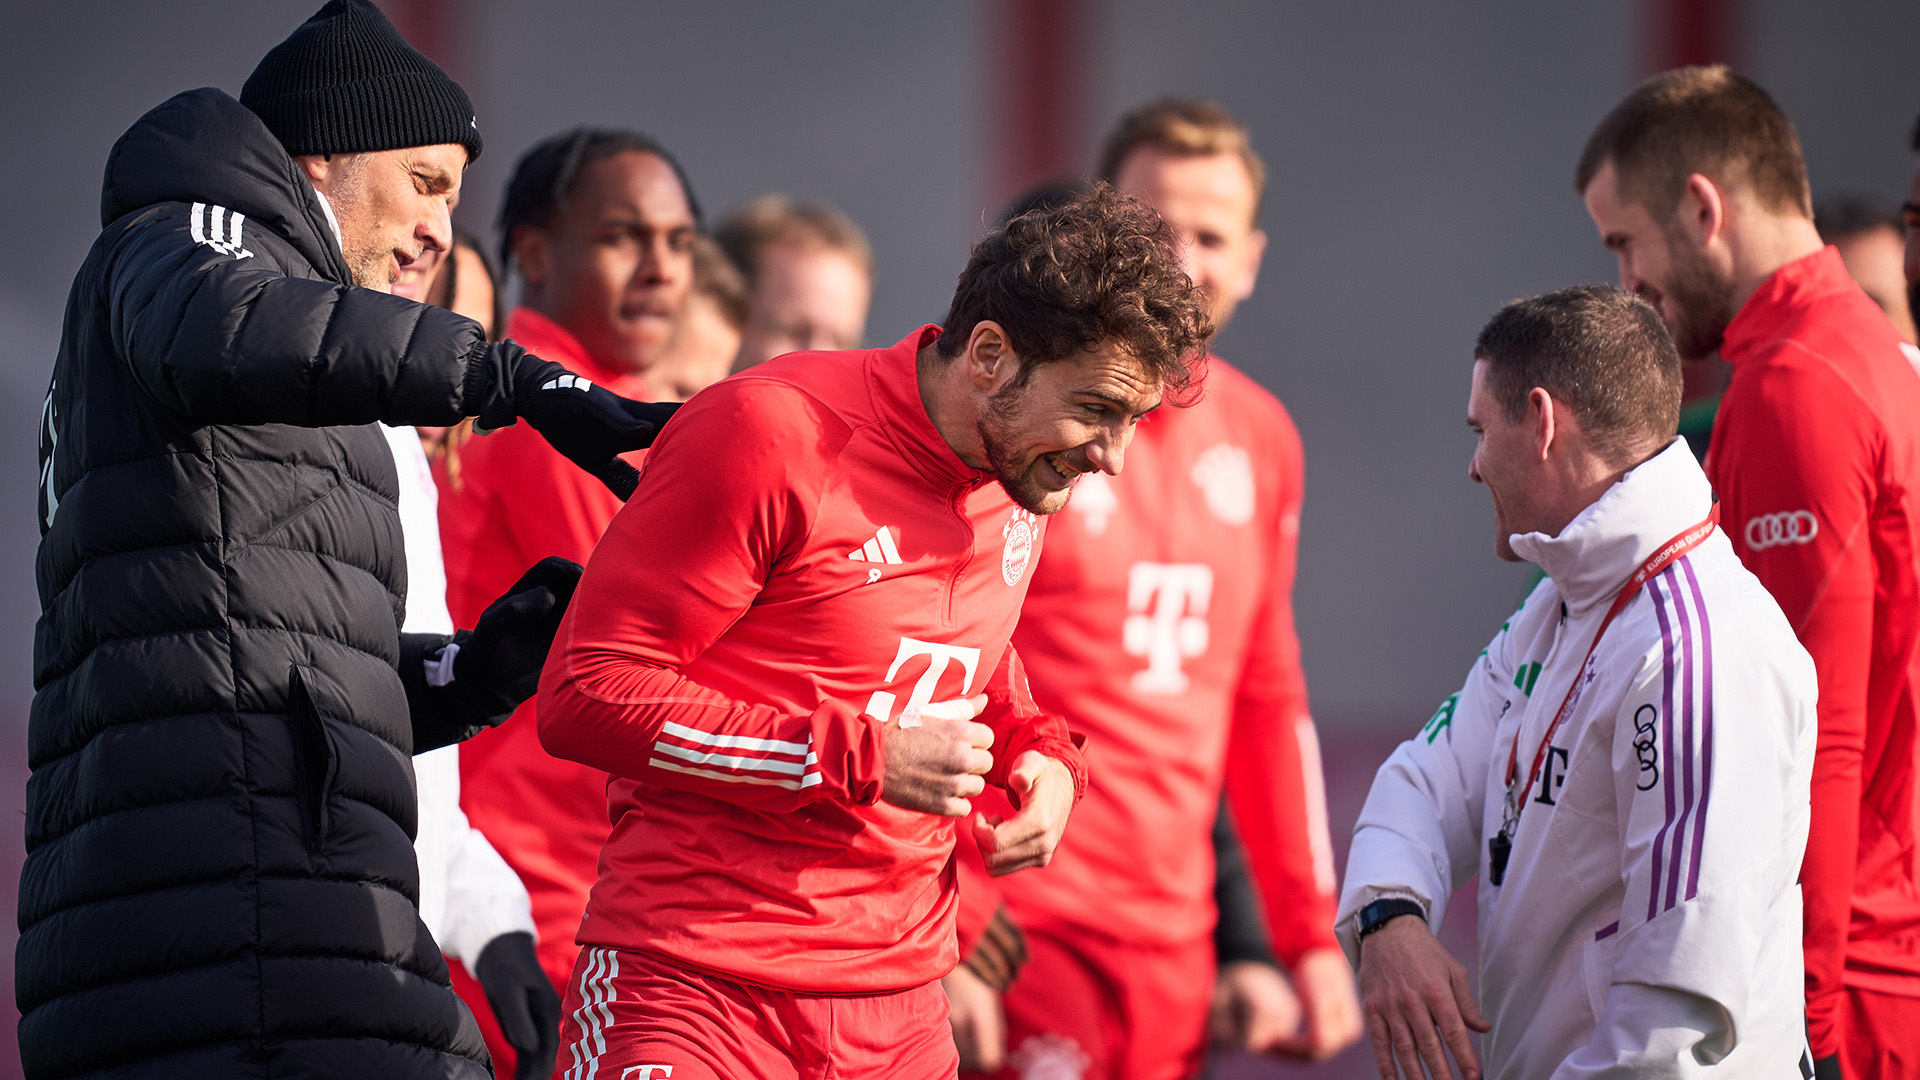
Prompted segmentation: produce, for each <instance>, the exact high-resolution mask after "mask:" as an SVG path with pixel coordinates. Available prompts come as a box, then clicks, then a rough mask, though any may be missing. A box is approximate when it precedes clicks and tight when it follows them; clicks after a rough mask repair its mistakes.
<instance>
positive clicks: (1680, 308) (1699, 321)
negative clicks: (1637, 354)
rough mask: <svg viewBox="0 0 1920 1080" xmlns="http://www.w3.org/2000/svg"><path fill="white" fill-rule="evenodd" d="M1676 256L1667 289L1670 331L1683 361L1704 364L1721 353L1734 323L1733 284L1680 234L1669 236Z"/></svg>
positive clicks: (1671, 247)
mask: <svg viewBox="0 0 1920 1080" xmlns="http://www.w3.org/2000/svg"><path fill="white" fill-rule="evenodd" d="M1667 249H1668V250H1669V251H1671V252H1673V264H1672V273H1671V274H1669V275H1668V280H1667V284H1666V288H1665V289H1663V290H1662V291H1663V292H1664V293H1665V294H1666V305H1665V306H1666V309H1667V319H1668V324H1667V330H1668V332H1669V333H1671V334H1672V335H1673V346H1674V349H1675V350H1676V351H1678V352H1679V354H1680V358H1681V359H1682V360H1704V359H1706V358H1707V357H1709V356H1712V355H1713V354H1714V353H1716V352H1718V351H1719V349H1720V343H1721V341H1722V340H1723V339H1724V338H1725V337H1726V333H1727V324H1728V323H1731V322H1732V321H1733V316H1734V311H1733V282H1731V281H1729V280H1727V279H1725V278H1722V277H1721V276H1720V275H1719V274H1717V273H1715V272H1714V269H1713V266H1712V264H1710V263H1708V262H1707V257H1706V255H1705V254H1704V253H1703V252H1701V251H1700V250H1698V249H1697V248H1694V247H1691V246H1689V245H1688V244H1687V243H1686V241H1685V240H1684V239H1683V238H1682V237H1680V236H1679V235H1678V234H1677V230H1669V231H1668V233H1667Z"/></svg>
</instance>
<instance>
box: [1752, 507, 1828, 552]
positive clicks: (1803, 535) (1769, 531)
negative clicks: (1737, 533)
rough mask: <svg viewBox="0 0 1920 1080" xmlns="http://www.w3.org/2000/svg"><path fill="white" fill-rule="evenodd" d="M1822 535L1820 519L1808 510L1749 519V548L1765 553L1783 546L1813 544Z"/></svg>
mask: <svg viewBox="0 0 1920 1080" xmlns="http://www.w3.org/2000/svg"><path fill="white" fill-rule="evenodd" d="M1819 535H1820V519H1819V518H1817V517H1814V516H1813V514H1811V513H1810V512H1808V511H1806V510H1790V511H1788V512H1786V513H1783V514H1761V515H1760V516H1759V517H1756V518H1748V519H1747V547H1749V548H1751V549H1752V550H1754V551H1765V550H1767V549H1768V548H1770V547H1779V546H1781V545H1782V544H1811V543H1813V538H1814V537H1816V536H1819Z"/></svg>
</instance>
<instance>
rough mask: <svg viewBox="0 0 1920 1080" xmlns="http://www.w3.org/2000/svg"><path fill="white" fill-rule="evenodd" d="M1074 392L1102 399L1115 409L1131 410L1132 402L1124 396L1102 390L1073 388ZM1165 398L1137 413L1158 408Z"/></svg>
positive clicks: (1142, 414) (1141, 414) (1144, 412)
mask: <svg viewBox="0 0 1920 1080" xmlns="http://www.w3.org/2000/svg"><path fill="white" fill-rule="evenodd" d="M1074 393H1076V394H1080V395H1081V396H1083V397H1090V398H1094V399H1096V400H1099V401H1104V402H1106V403H1107V404H1109V405H1111V406H1113V407H1114V408H1116V409H1119V410H1120V411H1122V412H1133V402H1131V401H1128V400H1127V399H1126V398H1123V397H1121V396H1120V395H1118V394H1109V393H1107V392H1106V391H1104V390H1075V391H1074ZM1165 400H1166V399H1164V398H1162V399H1161V400H1160V401H1156V402H1154V403H1153V404H1152V405H1149V406H1148V407H1147V408H1146V409H1144V410H1142V411H1141V412H1139V413H1138V414H1137V415H1139V416H1145V415H1147V413H1150V412H1152V411H1154V410H1155V409H1158V408H1159V407H1160V406H1161V404H1162V403H1163V402H1164V401H1165Z"/></svg>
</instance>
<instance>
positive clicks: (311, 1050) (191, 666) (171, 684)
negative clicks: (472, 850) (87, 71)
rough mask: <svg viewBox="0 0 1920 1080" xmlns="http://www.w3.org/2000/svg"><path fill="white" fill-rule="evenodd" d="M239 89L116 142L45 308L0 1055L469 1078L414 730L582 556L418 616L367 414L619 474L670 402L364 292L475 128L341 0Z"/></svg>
mask: <svg viewBox="0 0 1920 1080" xmlns="http://www.w3.org/2000/svg"><path fill="white" fill-rule="evenodd" d="M242 100H243V101H244V102H245V104H244V105H243V104H242V103H241V102H236V101H234V100H233V99H232V98H230V97H228V96H226V95H225V94H223V93H221V92H219V91H217V90H211V89H208V90H196V91H192V92H189V93H185V94H181V95H179V96H177V97H175V98H173V99H172V100H170V101H167V102H166V103H164V104H162V105H161V106H159V107H158V108H156V109H154V110H153V111H152V112H150V113H148V114H147V115H146V116H145V117H143V118H141V120H140V121H139V122H138V123H137V124H135V125H134V127H133V128H132V129H131V130H129V131H128V132H127V134H126V135H125V136H124V137H122V139H121V140H120V142H119V143H118V144H117V145H116V146H115V147H114V149H113V153H112V155H111V157H110V158H109V160H108V163H107V172H106V181H105V190H104V192H103V196H102V200H101V221H102V224H103V225H104V226H105V231H104V232H102V234H101V236H100V238H99V240H98V241H97V242H96V243H95V244H94V247H93V250H92V251H91V252H90V253H89V255H88V257H87V260H86V262H85V263H84V264H83V265H82V267H81V269H80V272H79V275H78V276H77V277H76V279H75V281H74V285H73V291H72V295H71V298H70V299H69V301H68V305H67V313H66V321H65V327H64V332H63V336H62V340H61V344H60V354H59V357H58V360H57V361H56V364H55V368H54V378H53V386H52V389H51V390H50V392H49V394H48V397H47V404H46V408H45V412H44V420H43V424H42V431H41V449H40V461H41V484H40V506H39V515H40V519H41V525H42V532H43V538H42V540H41V544H40V550H39V557H38V561H37V567H36V569H37V575H38V582H39V589H40V597H41V603H42V606H43V613H42V615H41V618H40V622H39V626H38V629H37V634H36V637H35V646H34V683H35V687H36V689H37V693H36V695H35V697H34V702H33V713H32V720H31V727H30V735H29V739H30V760H31V764H32V768H33V776H32V779H31V780H30V781H29V782H28V795H27V824H26V831H27V849H28V857H27V864H26V868H25V870H24V871H23V873H22V875H21V880H20V904H19V918H20V931H21V936H20V943H19V950H18V953H17V956H16V961H15V969H14V970H15V979H16V984H15V989H16V995H17V998H18V1002H19V1006H20V1010H21V1013H22V1018H21V1021H20V1047H21V1055H22V1058H23V1059H24V1062H25V1065H26V1071H27V1075H28V1076H29V1077H33V1078H35V1080H51V1078H65V1077H79V1076H89V1077H102V1078H104V1077H108V1076H111V1077H115V1078H131V1077H162V1076H165V1077H173V1076H179V1077H189V1076H191V1077H262V1078H264V1077H275V1078H281V1077H475V1078H478V1077H485V1076H487V1075H488V1074H489V1071H490V1069H489V1066H488V1063H487V1057H486V1051H485V1048H484V1047H483V1045H482V1043H481V1040H480V1036H479V1033H478V1029H477V1028H476V1026H475V1024H474V1021H473V1018H472V1017H471V1015H470V1014H468V1012H467V1011H466V1009H465V1008H464V1006H462V1005H461V1004H460V1002H459V1000H458V999H457V998H456V997H454V995H453V994H452V993H451V991H449V990H448V989H446V986H447V971H446V967H445V964H444V962H443V961H442V959H441V955H440V951H439V949H438V948H436V947H435V945H434V943H433V941H432V939H431V938H430V937H429V936H428V934H427V932H426V930H425V929H424V928H423V927H422V926H421V924H420V920H419V918H418V915H417V912H416V900H417V895H418V881H417V878H418V872H417V870H416V867H415V863H414V854H413V847H412V843H411V838H412V835H413V831H414V810H415V796H414V788H413V774H412V766H411V762H410V755H411V754H412V753H414V752H416V751H421V750H426V749H430V748H432V747H433V746H436V745H442V744H445V743H448V742H453V741H458V740H459V739H462V738H465V737H467V736H469V735H471V734H474V733H475V732H477V731H479V730H481V729H482V728H483V727H484V726H485V725H487V724H489V723H498V722H499V721H500V720H501V719H503V718H504V717H505V716H507V715H508V714H509V713H510V712H511V711H512V709H513V707H514V706H515V705H517V704H518V703H519V702H520V701H521V700H522V699H523V698H525V697H526V696H528V695H529V694H530V693H531V692H532V690H533V689H534V685H535V680H537V678H538V673H539V668H540V665H541V662H542V661H543V660H544V657H545V654H546V650H547V646H548V645H549V644H550V642H551V640H552V634H553V631H554V628H555V626H556V625H557V622H558V618H559V614H560V612H561V610H562V609H563V608H564V606H565V603H566V600H567V598H568V597H569V596H570V595H571V592H572V583H573V581H574V580H575V579H577V576H578V573H579V569H578V567H576V566H574V565H573V564H571V563H564V562H562V561H558V560H549V561H548V562H546V563H542V564H541V565H540V566H537V567H535V568H534V569H533V570H532V571H530V572H529V573H528V575H527V576H526V577H525V578H523V579H522V581H521V582H520V584H519V585H517V586H515V588H514V590H513V591H512V592H510V593H509V594H508V595H507V596H506V597H503V598H502V599H501V601H500V602H498V603H496V604H495V605H494V606H493V607H492V608H489V609H488V610H487V612H486V614H485V615H483V616H482V618H481V619H480V621H479V624H478V625H477V626H476V627H475V629H474V630H473V631H472V632H471V633H468V632H464V631H463V632H462V633H461V634H459V635H456V636H455V637H454V638H453V639H451V641H450V640H449V639H446V638H423V637H416V636H402V635H401V634H400V633H399V632H398V629H397V628H398V625H399V616H400V613H401V611H402V604H403V597H404V594H405V589H406V580H405V569H404V566H405V563H404V558H403V552H402V546H401V537H400V522H399V518H398V516H397V514H396V512H395V498H396V491H397V487H396V478H395V472H394V465H393V460H392V458H391V456H390V454H389V452H388V450H387V447H386V444H385V442H384V440H383V439H382V437H381V435H380V433H379V432H378V430H377V429H376V428H374V427H372V426H370V425H371V424H372V423H373V422H374V421H376V420H377V421H385V422H387V423H391V424H434V425H438V424H449V423H453V422H455V421H457V420H458V419H460V418H461V417H463V416H478V417H479V418H480V422H481V424H482V425H483V426H488V427H499V426H503V425H505V424H511V423H513V422H514V420H515V418H516V417H523V418H525V419H527V420H528V421H529V422H530V423H532V424H533V425H534V427H535V428H537V429H539V430H540V431H541V432H542V434H544V435H545V436H546V437H547V438H548V440H549V441H551V442H552V443H553V444H554V446H555V447H556V448H557V449H559V450H560V451H561V452H562V453H564V454H566V455H567V456H568V457H569V458H571V459H573V460H574V461H575V462H576V463H579V464H580V465H581V466H582V467H583V468H587V469H588V470H589V471H591V472H593V473H594V474H595V475H597V476H600V477H601V478H602V479H603V480H605V481H606V482H607V483H608V484H609V486H611V487H614V488H615V490H616V492H618V493H620V494H621V495H623V496H624V495H625V494H627V493H629V492H631V490H632V484H633V480H634V473H633V471H632V469H631V468H630V467H628V466H625V465H624V464H622V463H620V462H619V461H618V460H617V458H616V457H615V455H616V454H617V453H620V452H625V451H627V450H631V449H637V448H639V447H641V446H644V445H647V444H648V443H649V442H651V439H652V436H653V434H654V433H655V432H656V431H657V430H658V427H659V425H660V424H661V423H664V422H665V419H666V416H667V414H668V413H669V412H670V408H669V407H666V406H651V405H641V404H639V403H635V402H629V401H626V400H625V399H623V398H619V397H617V396H615V395H613V394H611V393H609V392H607V391H606V390H604V389H601V388H599V387H594V386H590V385H586V384H585V383H584V382H583V381H582V380H579V379H577V378H576V377H575V376H573V375H572V374H570V373H569V372H567V371H566V370H565V369H564V368H562V367H560V365H557V364H549V363H546V362H544V361H541V360H539V359H538V358H536V357H534V356H531V355H529V354H527V353H526V352H525V351H524V350H522V349H521V348H520V347H518V346H516V345H514V344H512V343H511V342H508V343H503V344H489V343H488V342H486V341H485V340H484V339H483V337H482V335H481V331H480V327H479V326H478V325H477V324H475V323H473V322H471V321H469V320H467V319H464V318H461V317H459V316H457V315H454V314H452V313H450V312H447V311H444V310H442V309H440V308H436V307H431V306H428V305H425V304H416V303H413V302H411V301H408V300H404V299H400V298H397V297H392V296H388V295H384V293H385V290H386V288H387V286H388V285H389V284H390V282H391V280H392V273H393V272H394V271H397V269H398V267H399V266H400V265H402V264H404V263H405V262H408V261H410V260H411V259H412V258H414V257H417V256H418V255H419V254H420V253H421V252H422V251H423V250H424V249H426V248H428V247H439V248H444V246H445V245H446V244H447V243H448V242H449V235H448V233H449V229H450V226H449V223H448V217H447V211H448V209H449V206H450V203H451V201H452V199H453V198H454V196H455V195H457V192H458V188H459V179H460V173H461V170H463V169H464V168H465V166H466V164H467V162H468V161H469V160H471V157H472V156H473V155H475V154H478V153H479V150H480V136H479V132H478V129H477V128H476V127H475V125H474V122H473V117H472V111H471V106H470V105H469V103H468V100H467V96H466V94H465V92H464V91H462V90H461V89H460V88H459V86H458V85H457V84H455V83H454V82H453V81H452V80H451V79H448V78H447V77H446V75H445V74H444V73H443V72H441V71H440V69H439V68H437V67H434V66H433V64H432V63H431V62H430V61H428V60H427V59H426V58H425V57H423V56H421V55H420V54H419V53H417V52H415V51H414V50H413V49H411V48H410V47H409V46H407V44H406V42H405V41H404V40H402V39H401V38H400V36H399V35H398V34H397V33H395V32H394V30H393V28H392V26H391V25H389V24H388V23H387V22H386V20H385V19H384V18H383V17H381V15H380V14H379V12H378V11H377V10H376V9H375V8H373V6H372V5H371V4H370V3H367V2H366V0H333V2H332V3H329V4H328V5H327V6H326V7H325V8H323V9H322V10H321V12H320V13H319V14H317V15H316V16H315V17H314V18H313V19H311V20H309V21H308V22H307V23H305V24H303V25H302V26H301V27H300V28H299V30H297V31H295V33H294V34H293V36H292V37H289V38H288V39H287V41H286V42H285V43H283V44H282V45H280V46H278V47H277V48H275V49H274V50H273V52H271V53H269V54H268V56H267V58H266V59H265V60H263V61H262V62H261V65H260V67H259V69H258V70H256V71H255V73H254V75H253V77H252V78H250V79H249V80H248V83H247V87H246V89H245V91H243V94H242ZM329 200H331V201H329ZM336 219H337V224H336V223H335V222H336ZM354 285H359V286H365V287H361V288H355V287H352V286H354Z"/></svg>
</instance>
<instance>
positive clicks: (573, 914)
mask: <svg viewBox="0 0 1920 1080" xmlns="http://www.w3.org/2000/svg"><path fill="white" fill-rule="evenodd" d="M507 336H509V337H511V338H513V339H514V340H515V341H518V342H519V343H520V344H522V345H524V346H526V347H527V348H528V349H529V350H530V351H532V352H533V353H534V354H535V355H537V356H539V357H540V358H542V359H544V360H553V361H557V362H559V363H561V364H565V365H566V366H567V369H568V370H569V371H573V372H575V373H577V374H580V375H584V376H586V377H587V378H588V379H591V380H592V381H594V382H596V383H598V384H600V385H602V386H604V387H606V388H607V389H609V390H612V391H613V392H614V393H616V394H622V395H625V396H627V397H631V398H637V399H640V400H646V397H647V390H646V387H645V386H644V385H643V384H642V383H641V381H640V379H639V378H638V377H636V376H634V375H629V374H621V373H618V372H615V371H613V370H611V369H609V368H608V367H607V366H606V365H604V364H601V363H599V362H597V361H595V360H594V358H593V357H592V356H590V355H588V353H587V351H586V349H585V348H583V347H582V346H581V344H580V342H579V340H578V339H576V338H575V337H574V336H573V335H572V334H570V333H568V332H567V331H565V330H563V329H561V328H560V326H559V324H557V323H555V322H553V321H552V320H551V319H548V318H547V317H546V316H544V315H541V314H540V313H538V312H536V311H531V310H528V309H527V308H518V309H516V310H515V311H514V313H513V317H512V319H510V320H509V321H508V323H507ZM460 454H461V460H460V465H461V468H460V486H459V488H458V489H455V488H454V487H453V486H452V485H451V484H449V483H447V478H446V476H445V475H444V474H442V475H440V476H439V480H440V482H441V483H440V536H441V538H442V546H443V547H444V548H445V550H446V562H447V607H448V608H449V609H450V610H451V611H452V612H453V618H454V622H455V624H456V625H459V626H472V625H473V624H474V621H475V620H476V619H478V618H479V617H480V612H481V611H483V610H485V608H486V606H487V605H488V604H490V603H492V602H493V601H494V600H495V599H497V598H498V597H499V596H500V594H501V593H503V592H505V591H507V589H508V588H509V587H510V586H511V585H512V584H513V583H514V582H515V581H517V580H518V579H519V577H520V575H521V574H522V573H525V572H526V569H527V567H529V566H532V565H533V564H534V563H536V562H538V561H540V560H541V559H543V558H545V557H546V556H548V555H563V556H565V557H567V558H569V559H572V560H574V561H575V562H581V563H584V562H586V561H587V556H589V555H591V554H592V553H593V546H594V544H596V543H598V542H599V540H600V534H601V533H603V532H605V531H606V528H607V523H608V522H610V521H612V520H613V515H614V514H615V513H617V512H618V511H619V509H620V505H621V504H620V500H619V498H617V497H616V496H615V495H614V494H613V492H611V491H608V490H607V486H606V485H605V484H602V483H601V482H600V481H598V480H596V479H594V478H593V477H592V476H589V475H588V474H587V473H585V472H582V471H581V470H580V468H579V466H577V465H575V464H573V462H571V461H568V460H567V459H566V458H564V457H562V456H560V453H559V452H558V451H556V450H554V449H553V447H551V446H548V445H547V441H546V440H545V439H543V438H541V437H540V433H539V432H537V431H534V430H533V428H532V427H531V426H529V425H527V424H524V423H522V424H515V425H514V426H513V427H510V428H506V429H505V430H502V431H497V432H494V433H493V434H491V435H488V436H486V437H484V438H478V439H469V440H467V442H466V444H465V445H464V446H462V447H461V450H460ZM644 454H645V452H644V451H641V452H639V453H635V454H629V455H627V460H629V461H631V462H633V463H634V464H635V465H636V466H638V465H640V464H642V463H643V462H644V461H645V457H644ZM460 806H461V808H462V809H463V810H465V811H466V812H467V819H468V820H469V821H471V822H472V823H473V825H474V827H475V828H477V829H479V830H480V832H481V833H482V834H483V835H485V836H486V838H487V840H488V841H489V842H490V843H492V844H493V846H494V848H495V849H496V850H498V851H499V852H500V854H501V855H502V856H503V857H504V858H505V859H506V860H507V864H508V865H509V866H512V867H513V869H514V872H516V873H518V874H519V875H520V880H521V881H523V882H525V883H526V886H527V893H528V895H529V896H530V897H532V899H533V919H534V924H535V926H536V927H537V928H538V929H539V931H540V966H541V967H542V968H543V969H544V970H545V971H546V973H547V975H548V977H550V978H552V979H553V981H554V985H556V986H565V985H567V981H568V978H569V975H570V973H571V972H572V971H573V961H574V957H576V956H577V955H578V954H579V952H580V947H579V946H578V945H576V944H574V935H575V934H577V933H578V932H579V930H580V916H581V915H582V914H583V913H584V912H585V911H586V908H587V891H588V890H589V889H591V888H593V879H594V876H595V872H596V866H597V863H598V860H599V858H600V845H602V844H604V843H606V840H607V832H608V830H609V828H610V826H609V825H608V823H607V774H606V773H604V772H602V771H600V770H599V769H595V768H591V767H589V766H586V765H582V764H580V763H579V762H575V761H566V760H563V759H561V758H557V757H554V756H552V755H551V754H548V753H547V752H546V751H545V750H544V749H542V748H541V746H540V737H539V732H538V731H537V729H536V727H535V724H534V703H533V702H532V701H529V702H527V703H526V704H525V705H522V706H521V707H520V711H518V712H516V713H515V714H514V715H513V718H512V719H511V720H508V721H507V722H506V723H505V724H503V725H501V726H500V727H498V728H496V729H494V730H492V731H487V732H482V733H481V734H480V735H478V736H476V737H474V738H473V739H472V740H470V741H468V742H466V743H463V744H462V745H461V747H460ZM468 1004H469V1005H472V1006H473V1008H474V1011H475V1013H476V1015H482V1016H484V1015H489V1013H488V1012H487V1010H486V1003H485V1002H484V1001H469V1002H468Z"/></svg>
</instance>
